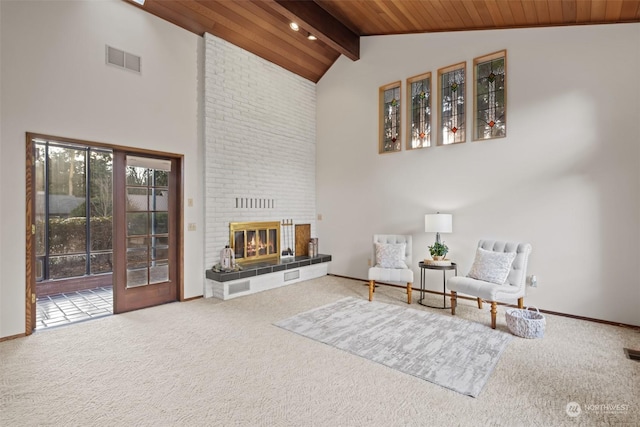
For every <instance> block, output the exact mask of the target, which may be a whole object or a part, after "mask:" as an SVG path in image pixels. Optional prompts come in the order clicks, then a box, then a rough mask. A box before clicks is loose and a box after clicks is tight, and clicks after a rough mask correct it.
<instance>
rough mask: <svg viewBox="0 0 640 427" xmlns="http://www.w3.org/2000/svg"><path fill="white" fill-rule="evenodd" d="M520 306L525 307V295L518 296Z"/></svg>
mask: <svg viewBox="0 0 640 427" xmlns="http://www.w3.org/2000/svg"><path fill="white" fill-rule="evenodd" d="M518 308H524V297H520V298H518Z"/></svg>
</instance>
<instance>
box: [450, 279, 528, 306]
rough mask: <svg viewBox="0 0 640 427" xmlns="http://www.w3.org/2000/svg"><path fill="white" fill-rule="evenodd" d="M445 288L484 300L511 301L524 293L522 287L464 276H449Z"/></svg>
mask: <svg viewBox="0 0 640 427" xmlns="http://www.w3.org/2000/svg"><path fill="white" fill-rule="evenodd" d="M447 289H449V290H450V291H455V292H461V293H463V294H467V295H473V296H474V297H480V298H482V299H483V300H485V301H511V300H516V299H518V298H520V297H523V296H524V294H525V292H524V291H525V289H524V287H522V288H518V287H517V286H508V285H507V286H504V285H496V284H495V283H489V282H485V281H483V280H476V279H472V278H471V277H464V276H455V277H450V278H449V279H448V280H447Z"/></svg>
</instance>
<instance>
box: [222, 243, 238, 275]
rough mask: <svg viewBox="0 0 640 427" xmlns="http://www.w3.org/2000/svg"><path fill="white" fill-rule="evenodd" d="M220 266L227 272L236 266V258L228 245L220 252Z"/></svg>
mask: <svg viewBox="0 0 640 427" xmlns="http://www.w3.org/2000/svg"><path fill="white" fill-rule="evenodd" d="M220 266H221V267H222V268H223V269H227V270H230V269H232V268H234V267H235V266H236V256H235V254H234V253H233V249H231V248H230V247H229V245H226V246H225V247H224V249H223V250H221V251H220Z"/></svg>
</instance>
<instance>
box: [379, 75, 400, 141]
mask: <svg viewBox="0 0 640 427" xmlns="http://www.w3.org/2000/svg"><path fill="white" fill-rule="evenodd" d="M400 84H401V83H400V82H395V83H391V84H388V85H385V86H382V87H381V88H380V153H393V152H395V151H400V149H401V145H400Z"/></svg>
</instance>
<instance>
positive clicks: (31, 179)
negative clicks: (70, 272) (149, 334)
mask: <svg viewBox="0 0 640 427" xmlns="http://www.w3.org/2000/svg"><path fill="white" fill-rule="evenodd" d="M25 138H26V150H25V151H26V160H25V165H26V168H25V183H26V191H25V198H26V200H25V203H26V205H25V217H26V220H25V224H26V226H25V236H26V238H25V243H26V245H25V335H31V333H32V332H33V329H34V327H35V317H36V316H35V314H36V310H35V305H36V302H35V295H36V289H35V287H36V271H35V252H36V250H35V247H36V245H35V238H36V236H35V233H34V230H35V150H34V149H33V145H32V141H33V140H34V139H36V138H37V139H44V140H49V141H56V142H66V143H71V144H78V145H84V146H87V147H92V148H93V147H95V148H107V149H110V150H113V151H124V152H127V153H130V154H140V155H146V156H157V157H166V158H170V159H175V160H176V162H177V164H178V167H179V168H180V170H179V171H178V173H176V178H177V179H178V180H179V182H178V183H177V186H176V188H177V193H178V194H177V196H176V197H177V218H176V242H177V245H178V247H177V251H178V253H177V262H176V269H177V270H176V280H177V282H178V283H177V284H176V286H177V289H178V296H177V297H178V298H177V299H178V301H184V300H185V298H184V200H183V194H184V155H183V154H176V153H168V152H164V151H156V150H147V149H143V148H135V147H127V146H123V145H115V144H107V143H103V142H95V141H86V140H79V139H73V138H66V137H59V136H53V135H45V134H41V133H35V132H26V136H25Z"/></svg>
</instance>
